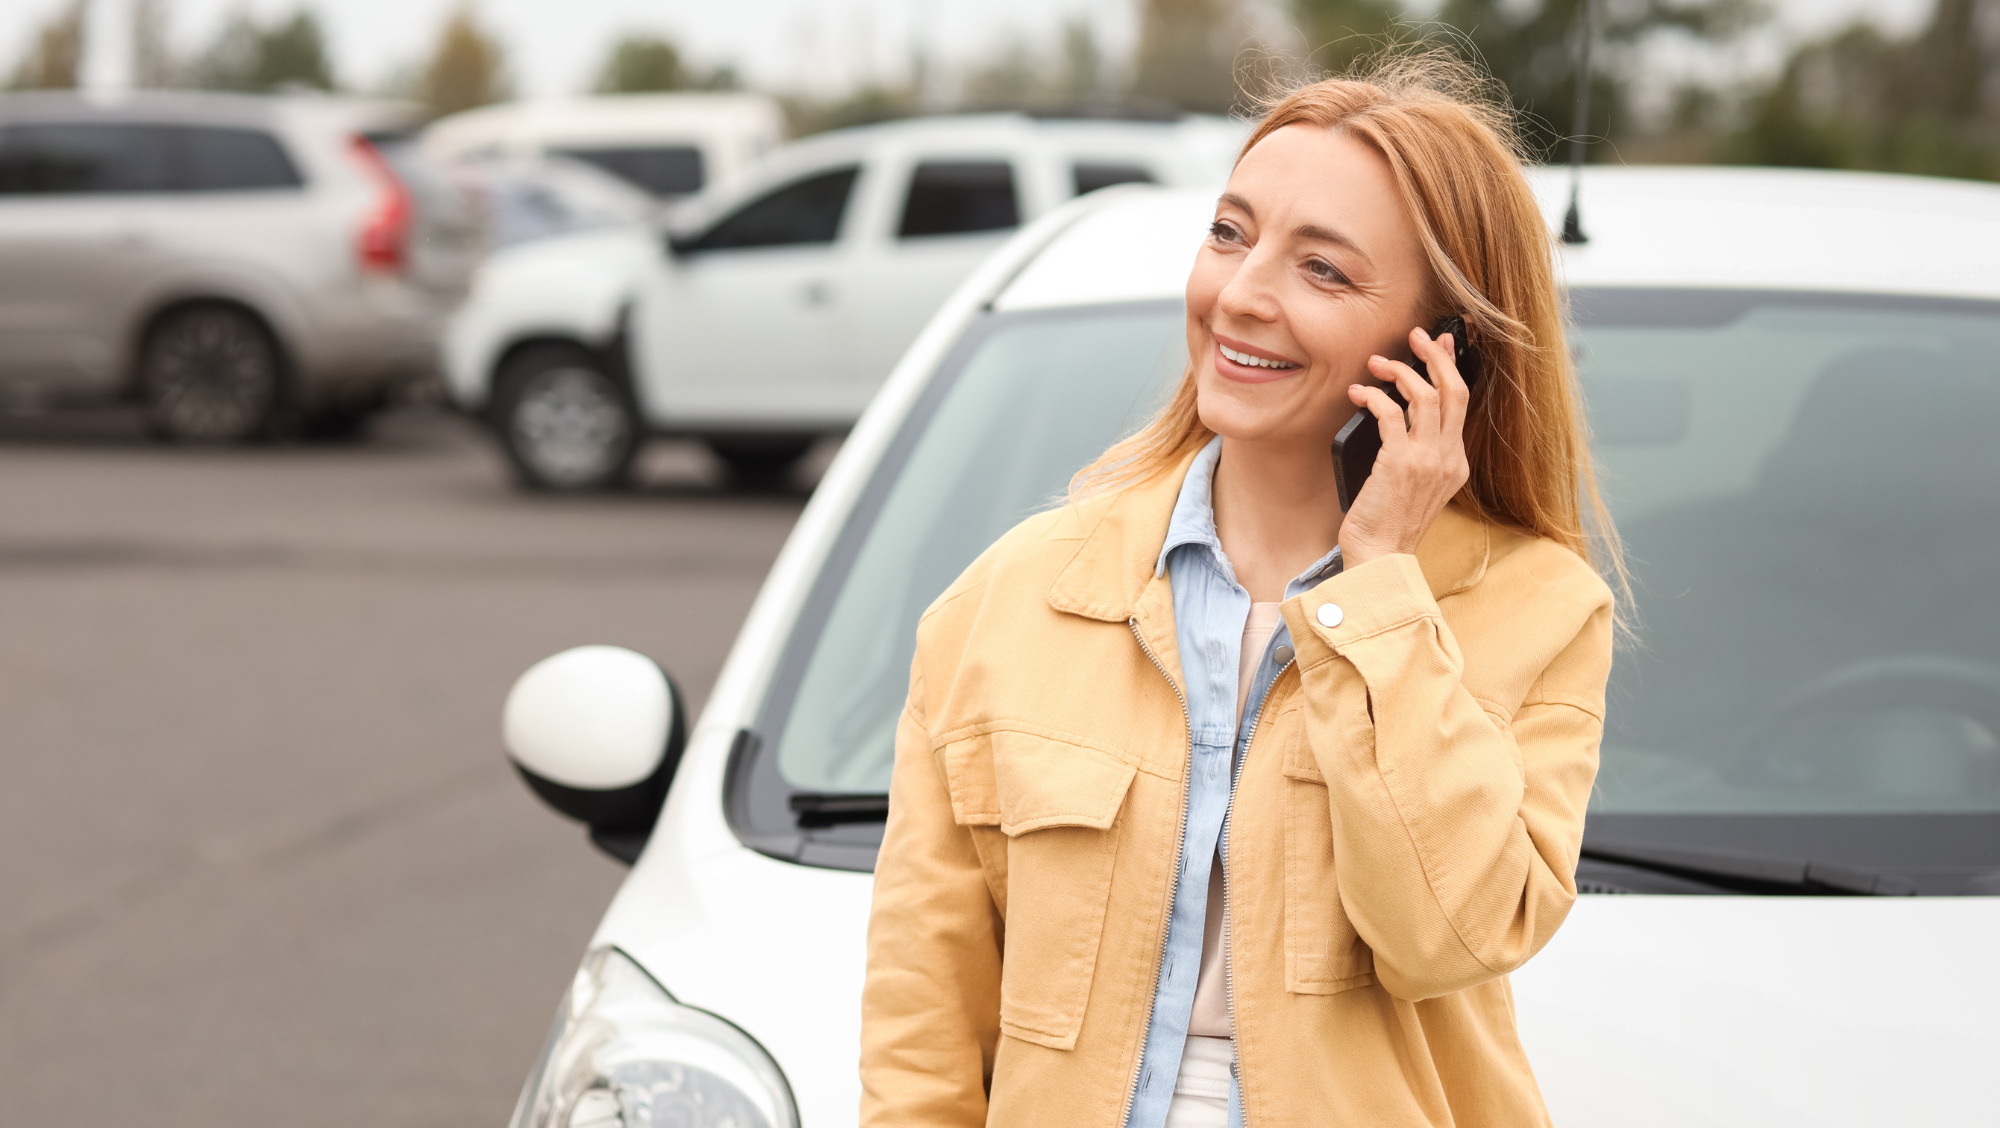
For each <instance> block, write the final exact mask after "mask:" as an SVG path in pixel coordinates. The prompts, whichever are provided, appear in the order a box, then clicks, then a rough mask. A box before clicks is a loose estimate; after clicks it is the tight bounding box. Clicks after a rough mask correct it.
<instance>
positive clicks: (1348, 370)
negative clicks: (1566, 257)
mask: <svg viewBox="0 0 2000 1128" xmlns="http://www.w3.org/2000/svg"><path fill="white" fill-rule="evenodd" d="M1455 84H1456V85H1457V86H1458V87H1459V88H1463V75H1462V72H1459V71H1457V70H1454V69H1452V68H1451V67H1449V66H1448V65H1446V64H1440V63H1438V62H1436V61H1408V60H1406V61H1403V62H1401V63H1397V64H1393V65H1392V66H1391V68H1389V69H1387V70H1385V71H1384V72H1382V73H1380V74H1378V75H1376V76H1375V77H1372V78H1369V79H1364V80H1330V81H1326V82H1321V83H1318V84H1315V85H1312V86H1309V87H1306V88H1305V89H1302V90H1300V91H1298V92H1296V93H1294V94H1293V95H1291V96H1290V97H1288V98H1286V99H1285V100H1284V101H1282V102H1280V103H1279V104H1278V105H1277V106H1276V107H1275V108H1273V109H1272V110H1271V112H1270V113H1269V115H1268V116H1266V117H1265V119H1264V120H1263V122H1262V123H1261V124H1260V125H1259V126H1258V127H1257V129H1256V130H1255V132H1254V133H1253V134H1252V136H1251V138H1250V140H1249V142H1248V143H1247V144H1246V145H1245V147H1244V150H1243V152H1242V154H1241V156H1240V157H1239V159H1238V163H1237V165H1236V168H1235V171H1234V173H1233V175H1232V176H1231V179H1230V181H1229V185H1228V188H1227V190H1226V192H1225V193H1224V194H1223V195H1222V197H1221V199H1220V200H1219V201H1218V202H1217V205H1216V210H1215V221H1214V225H1213V227H1212V228H1211V230H1210V232H1209V236H1208V239H1207V241H1206V242H1205V243H1204V244H1203V246H1202V248H1201V250H1200V252H1199V254H1198V256H1197V258H1196V261H1195V265H1194V269H1193V272H1192V273H1191V274H1190V276H1189V278H1188V285H1187V336H1188V346H1189V353H1190V356H1191V358H1192V359H1191V361H1190V364H1189V369H1188V372H1187V375H1186V376H1185V377H1184V379H1183V381H1182V383H1181V385H1180V388H1179V390H1178V392H1177V394H1176V396H1175V397H1174V399H1173V400H1172V402H1171V403H1170V404H1169V405H1168V407H1167V408H1166V409H1165V411H1164V412H1163V413H1162V414H1161V415H1160V417H1159V418H1158V419H1156V420H1155V421H1154V422H1153V423H1152V424H1151V425H1149V426H1148V427H1147V428H1146V429H1144V430H1143V431H1141V432H1140V433H1139V434H1138V435H1136V436H1134V437H1133V438H1131V439H1128V440H1126V441H1124V442H1122V443H1120V444H1119V445H1117V446H1115V447H1114V448H1112V450H1110V451H1109V452H1107V453H1106V454H1105V455H1104V457H1103V458H1102V459H1100V460H1099V461H1098V462H1097V463H1096V464H1095V465H1094V466H1092V467H1090V468H1087V469H1086V470H1085V471H1084V473H1083V474H1081V475H1079V479H1078V487H1079V488H1078V489H1077V491H1076V494H1077V496H1076V497H1074V498H1072V503H1071V504H1070V505H1068V506H1065V507H1063V508H1061V509H1059V510H1055V511H1052V512H1048V513H1044V514H1041V515H1039V516H1037V517H1034V518H1031V519H1029V520H1028V521H1026V522H1024V523H1023V524H1021V525H1020V526H1019V527H1017V528H1016V529H1014V530H1013V531H1012V532H1010V533H1008V534H1007V536H1005V537H1004V538H1002V539H1001V541H1000V542H999V543H998V544H996V545H995V546H994V547H993V548H992V549H991V550H989V551H988V552H987V553H986V554H985V555H984V556H982V557H981V558H980V559H979V560H978V561H977V562H976V563H974V564H973V565H972V567H971V568H970V569H969V570H967V572H966V573H965V575H964V576H962V577H961V578H960V579H959V580H958V582H957V583H955V584H954V585H953V586H952V587H951V588H950V589H949V590H948V591H947V592H946V593H945V594H944V595H943V596H942V597H940V598H939V599H938V601H937V603H936V604H935V605H933V606H932V608H931V609H930V610H929V611H928V612H927V613H926V615H925V617H924V619H923V622H922V624H921V626H920V627H919V629H918V647H917V658H916V661H915V663H914V666H913V669H912V672H911V680H910V696H909V702H908V705H907V707H906V709H905V711H904V715H903V718H902V721H901V724H900V728H899V730H898V735H897V747H896V767H895V775H894V781H893V783H892V786H891V794H890V816H889V823H888V828H887V832H886V837H885V838H884V840H883V844H882V852H881V863H880V868H879V869H878V871H877V873H876V880H875V901H874V912H873V917H872V920H871V923H870V928H869V940H868V943H869V968H868V981H867V987H866V991H865V994H864V1000H863V1013H864V1026H863V1037H862V1042H863V1048H862V1079H863V1084H864V1089H865V1093H864V1096H863V1101H862V1120H863V1123H864V1124H867V1125H870V1126H884V1125H927V1126H936V1125H974V1124H981V1123H986V1124H996V1125H1009V1126H1012V1125H1090V1126H1102V1128H1118V1126H1120V1125H1130V1126H1132V1128H1159V1126H1161V1125H1171V1126H1174V1128H1182V1126H1194V1125H1204V1126H1206V1125H1214V1126H1217V1128H1220V1126H1221V1125H1223V1124H1225V1123H1227V1124H1232V1125H1234V1124H1241V1123H1249V1124H1254V1125H1257V1126H1258V1128H1264V1126H1266V1125H1280V1124H1283V1125H1301V1126H1303V1125H1342V1124H1352V1125H1367V1126H1370V1128H1381V1126H1394V1125H1418V1124H1424V1125H1432V1124H1460V1125H1478V1126H1493V1125H1521V1124H1542V1123H1546V1121H1547V1113H1546V1111H1545V1110H1544V1108H1543V1105H1542V1101H1541V1097H1540V1094H1539V1092H1538V1091H1537V1089H1536V1087H1535V1081H1534V1077H1533V1074H1532V1073H1531V1072H1530V1070H1529V1067H1528V1062H1527V1060H1526V1057H1525V1055H1524V1054H1523V1052H1522V1049H1521V1045H1520V1042H1519V1040H1518V1039H1517V1038H1516V1035H1515V1030H1514V1014H1513V1002H1512V996H1511V995H1510V993H1509V990H1508V986H1507V978H1506V977H1507V973H1508V972H1509V971H1511V970H1512V969H1514V968H1516V967H1519V966H1520V965H1521V964H1522V962H1524V961H1525V960H1527V959H1528V957H1530V956H1532V955H1533V954H1534V953H1535V952H1536V951H1537V950H1538V949H1539V948H1540V947H1541V946H1542V945H1543V944H1544V943H1546V942H1547V941H1548V939H1549V937H1550V935H1551V934H1553V933H1554V931H1555V929H1556V927H1557V925H1558V924H1560V923H1561V922H1562V919H1563V916H1564V915H1565V913H1567V911H1568V909H1569V906H1570V904H1571V902H1572V901H1573V900H1574V898H1575V893H1576V888H1575V882H1574V877H1573V873H1574V869H1575V865H1576V860H1577V851H1578V848H1579V842H1580V839H1581V837H1582V831H1583V816H1584V804H1585V802H1586V800H1587V798H1588V796H1589V793H1590V787H1591V780H1592V777H1593V775H1594V774H1595V771H1596V762H1597V746H1598V740H1599V737H1600V734H1601V732H1602V727H1603V714H1604V685H1605V679H1606V677H1607V675H1608V673H1609V670H1610V663H1611V646H1612V634H1613V602H1612V597H1611V593H1610V591H1609V589H1608V588H1607V587H1606V585H1605V584H1604V583H1603V582H1602V581H1601V580H1600V579H1599V577H1598V575H1597V573H1596V572H1595V571H1593V570H1592V568H1591V566H1590V565H1589V563H1587V561H1586V556H1585V551H1586V534H1585V531H1584V529H1585V524H1584V514H1583V511H1584V510H1585V509H1589V510H1590V511H1591V513H1592V515H1593V517H1594V519H1595V520H1596V521H1598V522H1600V524H1599V527H1600V528H1601V529H1603V530H1604V531H1605V532H1606V533H1608V532H1609V526H1608V525H1603V524H1601V522H1602V506H1601V504H1600V503H1598V501H1597V497H1596V492H1595V490H1594V487H1593V486H1592V484H1591V483H1592V478H1591V471H1590V465H1589V455H1588V452H1587V449H1586V446H1585V438H1584V432H1583V428H1582V424H1581V422H1580V416H1579V407H1578V403H1577V398H1576V394H1575V391H1574V389H1573V383H1572V374H1571V372H1570V369H1569V354H1568V351H1567V349H1566V347H1565V345H1564V341H1563V332H1562V324H1561V309H1560V304H1559V299H1558V293H1557V289H1556V285H1555V282H1554V279H1553V277H1552V273H1551V258H1552V248H1551V245H1550V238H1549V234H1548V231H1547V228H1546V226H1545V224H1544V222H1543V219H1542V216H1541V213H1540V212H1539V210H1538V209H1537V207H1536V206H1535V203H1534V200H1533V199H1532V197H1531V196H1530V194H1529V190H1528V186H1527V184H1526V183H1525V181H1524V180H1523V178H1522V174H1521V169H1520V164H1519V161H1518V159H1517V157H1516V156H1515V150H1514V148H1513V146H1512V143H1511V135H1510V134H1509V132H1508V129H1507V119H1506V118H1505V116H1504V115H1503V114H1502V112H1501V111H1499V110H1497V109H1494V108H1492V107H1491V106H1490V105H1488V104H1486V103H1484V102H1481V101H1479V100H1477V99H1475V98H1468V97H1464V96H1460V95H1456V94H1454V93H1452V92H1451V90H1452V88H1453V87H1454V85H1455ZM1448 315H1459V316H1462V317H1463V318H1464V319H1465V322H1466V324H1467V325H1468V326H1469V327H1470V328H1469V336H1470V337H1471V342H1470V343H1471V344H1472V345H1474V346H1475V347H1476V348H1477V351H1478V353H1479V355H1480V357H1481V358H1482V362H1483V364H1482V373H1481V378H1480V380H1479V385H1478V389H1477V392H1476V393H1469V392H1468V389H1467V386H1466V382H1465V380H1464V379H1463V378H1462V376H1461V374H1460V373H1459V371H1458V370H1457V368H1456V366H1455V364H1454V360H1453V345H1454V342H1452V341H1451V340H1449V339H1437V340H1434V339H1432V338H1431V337H1430V335H1429V334H1428V333H1426V332H1425V330H1424V329H1423V328H1422V327H1423V326H1427V325H1432V324H1435V323H1436V322H1437V321H1438V320H1439V319H1440V318H1442V317H1445V316H1448ZM1397 358H1411V359H1421V360H1422V361H1424V362H1425V363H1426V364H1427V365H1428V368H1429V372H1430V375H1431V377H1432V378H1433V379H1434V380H1435V381H1436V384H1435V385H1432V384H1429V383H1426V382H1425V381H1424V379H1422V378H1421V377H1419V376H1418V375H1417V373H1416V372H1415V371H1414V370H1413V369H1412V368H1411V366H1410V364H1409V363H1407V362H1406V361H1405V360H1403V359H1397ZM1386 385H1393V386H1394V387H1395V388H1396V389H1397V390H1398V391H1399V392H1400V393H1401V394H1402V395H1403V396H1404V397H1405V398H1406V399H1407V400H1408V401H1409V403H1410V407H1409V410H1408V413H1407V416H1406V415H1405V413H1404V412H1403V411H1402V410H1401V409H1399V408H1398V407H1397V405H1396V404H1395V402H1394V401H1392V400H1391V399H1390V398H1389V396H1388V395H1387V394H1386V393H1385V391H1384V390H1383V389H1384V386H1386ZM1357 410H1359V411H1367V412H1369V413H1371V414H1372V415H1373V416H1374V417H1375V418H1376V420H1377V421H1378V422H1379V425H1380V429H1381V434H1382V449H1381V454H1380V455H1379V457H1378V459H1377V461H1376V462H1375V464H1374V469H1373V473H1372V475H1371V476H1370V477H1369V478H1368V479H1367V482H1366V485H1365V486H1364V487H1363V488H1362V490H1361V492H1360V494H1359V496H1358V497H1357V498H1356V499H1355V501H1354V504H1353V506H1352V508H1351V510H1349V511H1347V512H1343V511H1342V509H1341V506H1340V494H1339V491H1338V488H1337V485H1336V479H1335V474H1334V468H1333V461H1332V459H1331V458H1330V456H1329V444H1330V442H1331V440H1332V439H1333V437H1334V435H1335V433H1336V432H1337V431H1338V430H1339V429H1340V428H1341V426H1342V424H1343V423H1345V422H1346V421H1347V420H1348V418H1349V417H1350V416H1351V415H1352V414H1353V413H1354V412H1355V411H1357ZM1605 542H1606V543H1607V544H1609V545H1610V546H1611V557H1612V559H1611V560H1610V561H1609V563H1610V564H1611V565H1612V566H1613V567H1614V568H1615V567H1616V565H1617V561H1616V548H1615V541H1611V540H1610V538H1609V537H1608V536H1607V537H1606V538H1605Z"/></svg>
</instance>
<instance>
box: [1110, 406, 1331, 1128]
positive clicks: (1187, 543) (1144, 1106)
mask: <svg viewBox="0 0 2000 1128" xmlns="http://www.w3.org/2000/svg"><path fill="white" fill-rule="evenodd" d="M1221 457H1222V439H1221V437H1220V436H1217V437H1216V438H1215V439H1214V440H1212V441H1211V442H1210V443H1209V444H1208V446H1206V447H1204V448H1203V449H1202V452H1201V453H1200V454H1199V455H1197V456H1195V460H1194V464H1193V465H1192V466H1189V467H1188V472H1187V477H1186V478H1185V479H1183V480H1182V482H1181V493H1180V498H1179V500H1177V501H1176V502H1175V503H1174V515H1173V520H1172V521H1171V522H1170V523H1169V524H1168V526H1167V541H1166V544H1165V545H1163V546H1162V547H1161V548H1160V559H1159V563H1158V564H1157V565H1156V566H1155V568H1156V574H1164V575H1166V576H1167V578H1168V582H1169V583H1170V584H1171V586H1172V589H1173V593H1174V634H1175V635H1176V636H1177V637H1178V639H1179V641H1180V656H1181V676H1182V678H1183V679H1184V680H1185V681H1186V682H1187V684H1186V685H1185V686H1183V687H1182V692H1183V694H1184V696H1185V697H1186V699H1187V709H1188V723H1189V726H1190V730H1191V731H1190V732H1189V734H1188V736H1189V742H1188V743H1189V746H1190V749H1189V762H1188V787H1187V812H1186V819H1187V824H1186V827H1185V829H1184V830H1183V831H1182V833H1181V855H1180V874H1179V877H1178V878H1177V879H1176V882H1175V885H1174V902H1173V906H1172V908H1171V910H1170V915H1169V917H1168V920H1167V946H1166V951H1165V952H1164V953H1163V955H1162V958H1161V960H1160V976H1159V980H1158V982H1157V983H1156V984H1155V985H1154V987H1153V1016H1152V1021H1151V1022H1150V1023H1149V1024H1148V1025H1147V1028H1146V1046H1145V1050H1144V1057H1142V1058H1141V1059H1140V1063H1139V1082H1138V1088H1137V1091H1136V1092H1134V1094H1133V1096H1132V1109H1131V1112H1130V1114H1129V1115H1128V1116H1127V1117H1126V1121H1125V1123H1126V1125H1127V1128H1160V1126H1161V1125H1162V1124H1164V1123H1165V1122H1166V1118H1167V1106H1168V1104H1169V1103H1171V1102H1172V1100H1173V1096H1174V1078H1175V1076H1176V1075H1178V1074H1179V1073H1180V1068H1181V1048H1182V1047H1183V1046H1184V1045H1186V1043H1187V1032H1188V1021H1189V1018H1190V1015H1191V1014H1192V1012H1193V1010H1194V989H1195V984H1196V982H1197V981H1198V980H1199V978H1200V974H1201V944H1202V928H1203V925H1204V923H1205V918H1206V917H1207V915H1208V877H1209V867H1210V866H1211V865H1213V864H1214V861H1215V857H1216V854H1217V851H1218V850H1220V851H1221V852H1222V855H1223V857H1224V858H1227V857H1228V850H1229V841H1228V834H1227V824H1228V816H1229V799H1230V796H1231V794H1232V793H1233V792H1234V791H1235V787H1236V768H1237V767H1238V766H1239V765H1240V764H1241V763H1242V757H1243V752H1244V748H1245V746H1246V745H1247V743H1248V740H1249V736H1250V731H1251V728H1252V724H1251V720H1252V718H1254V717H1255V716H1256V715H1257V713H1258V711H1259V710H1260V709H1262V708H1263V704H1264V695H1265V694H1266V693H1268V692H1269V691H1270V688H1271V683H1272V682H1273V681H1276V680H1277V677H1278V672H1279V671H1280V670H1282V669H1283V668H1284V667H1285V666H1286V665H1287V664H1289V663H1290V662H1291V660H1292V641H1291V635H1290V634H1289V633H1288V632H1287V631H1286V629H1285V625H1284V623H1283V622H1280V623H1279V624H1278V629H1277V630H1276V631H1274V632H1272V634H1271V641H1270V642H1269V643H1267V644H1266V645H1265V648H1264V657H1263V659H1262V660H1261V661H1259V662H1258V664H1257V672H1256V674H1255V676H1254V677H1253V679H1252V681H1251V685H1250V694H1249V697H1248V700H1247V702H1246V704H1245V706H1244V709H1243V712H1242V714H1241V715H1240V716H1239V715H1238V714H1237V711H1236V694H1237V688H1238V686H1237V682H1238V671H1239V670H1240V669H1241V665H1240V662H1241V653H1240V652H1241V649H1242V646H1243V627H1244V624H1245V623H1246V622H1248V621H1249V618H1250V593H1249V592H1248V591H1245V590H1244V588H1243V585H1242V584H1240V583H1237V582H1236V573H1235V572H1234V571H1233V570H1232V569H1231V568H1230V566H1229V558H1228V557H1227V556H1224V555H1223V552H1222V542H1221V541H1220V540H1219V539H1218V538H1217V537H1216V535H1215V503H1214V500H1213V499H1214V487H1215V466H1216V462H1217V461H1218V460H1219V459H1220V458H1221ZM1339 570H1340V550H1339V549H1338V548H1336V549H1334V550H1333V551H1332V552H1329V553H1327V554H1326V555H1325V556H1323V557H1321V558H1320V559H1319V561H1318V562H1316V563H1315V564H1313V566H1312V567H1310V568H1307V569H1306V570H1305V571H1304V572H1302V573H1300V574H1299V576H1298V577H1297V578H1296V579H1294V580H1292V582H1291V583H1289V584H1287V585H1285V598H1286V599H1290V598H1291V597H1293V596H1295V595H1298V594H1299V593H1300V592H1303V591H1306V590H1308V589H1310V588H1311V587H1313V586H1314V585H1315V584H1318V583H1319V582H1320V581H1322V580H1324V579H1326V578H1327V577H1328V576H1331V575H1333V574H1334V573H1336V572H1338V571H1339ZM1233 1073H1234V1071H1233V1070H1232V1074H1233ZM1229 1123H1230V1128H1241V1126H1242V1124H1243V1107H1242V1100H1241V1098H1240V1095H1239V1094H1238V1092H1237V1088H1236V1082H1235V1079H1234V1077H1233V1076H1232V1078H1231V1080H1230V1084H1229Z"/></svg>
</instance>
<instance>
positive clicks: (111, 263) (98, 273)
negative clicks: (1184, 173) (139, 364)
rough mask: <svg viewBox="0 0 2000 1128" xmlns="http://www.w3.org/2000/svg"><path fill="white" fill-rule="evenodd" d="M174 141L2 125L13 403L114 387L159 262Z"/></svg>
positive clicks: (152, 131) (3, 293)
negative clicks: (136, 308)
mask: <svg viewBox="0 0 2000 1128" xmlns="http://www.w3.org/2000/svg"><path fill="white" fill-rule="evenodd" d="M169 140H170V139H169V136H168V133H167V131H166V130H165V129H163V128H161V127H158V126H150V125H135V124H129V123H119V122H97V121H81V122H61V121H53V122H15V123H10V124H8V125H6V126H5V127H0V377H4V379H5V380H6V381H7V383H8V385H9V390H8V393H7V394H8V395H10V396H11V397H13V398H15V399H16V400H27V401H30V402H32V401H35V400H39V399H42V398H61V397H64V396H67V395H71V394H75V393H78V392H85V393H90V392H105V391H110V390H112V389H113V388H114V387H115V386H116V384H117V382H118V381H119V379H120V378H121V376H122V375H123V372H122V365H121V361H122V358H123V355H124V345H125V343H126V342H125V341H124V332H125V322H126V318H127V315H128V313H129V307H130V305H131V303H132V301H133V300H134V297H135V295H136V294H138V293H139V292H140V290H141V289H142V288H143V287H144V285H145V284H146V282H147V281H148V280H149V279H150V278H151V277H152V275H153V274H154V273H155V270H156V268H157V266H158V260H159V258H160V257H161V251H160V248H159V247H158V246H157V245H156V242H155V238H154V235H153V232H152V230H151V224H150V223H149V216H150V215H151V214H152V213H154V212H156V211H157V210H158V209H159V208H160V207H161V206H162V204H163V203H165V202H168V201H171V200H172V199H173V196H172V195H171V194H170V193H171V192H172V190H173V188H174V187H175V185H174V183H173V170H172V167H171V166H172V159H171V153H170V144H169Z"/></svg>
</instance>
